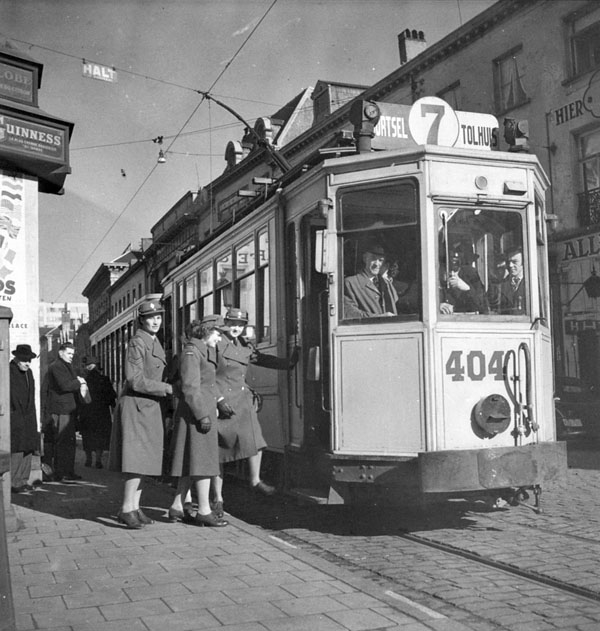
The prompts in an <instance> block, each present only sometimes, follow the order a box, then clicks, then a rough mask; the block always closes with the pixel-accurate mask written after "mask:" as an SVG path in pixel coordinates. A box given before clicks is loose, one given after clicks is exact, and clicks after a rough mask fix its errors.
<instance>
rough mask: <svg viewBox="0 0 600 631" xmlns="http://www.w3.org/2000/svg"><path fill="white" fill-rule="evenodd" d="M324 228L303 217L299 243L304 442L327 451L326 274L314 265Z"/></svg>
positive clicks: (322, 223)
mask: <svg viewBox="0 0 600 631" xmlns="http://www.w3.org/2000/svg"><path fill="white" fill-rule="evenodd" d="M325 227H326V223H325V220H324V219H322V218H320V217H314V216H310V215H307V216H305V217H303V219H302V222H301V225H300V242H301V248H302V259H301V260H302V262H303V269H302V275H303V279H302V280H303V285H304V288H305V290H304V298H303V302H302V322H303V332H302V344H303V347H304V348H305V349H307V354H306V355H305V371H306V373H305V379H304V397H303V409H304V414H303V415H304V442H305V444H307V445H310V446H315V447H320V448H322V449H325V450H327V449H330V446H331V435H330V434H331V429H330V427H331V420H330V410H331V401H330V395H329V392H330V388H329V384H330V375H329V323H328V316H327V305H328V299H327V298H328V289H327V274H323V273H320V272H317V271H316V269H315V265H314V262H315V250H316V239H317V233H318V232H322V231H323V230H324V229H325Z"/></svg>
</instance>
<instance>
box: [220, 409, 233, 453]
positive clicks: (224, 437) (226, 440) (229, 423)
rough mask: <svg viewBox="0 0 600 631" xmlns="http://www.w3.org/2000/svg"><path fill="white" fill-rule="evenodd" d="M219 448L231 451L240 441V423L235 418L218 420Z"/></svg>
mask: <svg viewBox="0 0 600 631" xmlns="http://www.w3.org/2000/svg"><path fill="white" fill-rule="evenodd" d="M217 433H218V434H219V446H220V447H225V448H226V449H231V448H232V447H234V446H235V444H236V443H237V441H238V421H237V419H236V418H235V416H233V417H231V418H220V419H218V420H217Z"/></svg>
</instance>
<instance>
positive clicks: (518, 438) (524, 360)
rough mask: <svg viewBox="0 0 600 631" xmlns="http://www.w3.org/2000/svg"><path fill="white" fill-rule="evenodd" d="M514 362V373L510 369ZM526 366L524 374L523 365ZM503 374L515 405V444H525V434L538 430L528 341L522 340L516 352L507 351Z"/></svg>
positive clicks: (507, 389) (509, 394)
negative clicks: (534, 412) (523, 384)
mask: <svg viewBox="0 0 600 631" xmlns="http://www.w3.org/2000/svg"><path fill="white" fill-rule="evenodd" d="M511 364H512V373H509V369H510V367H511ZM522 365H523V366H524V373H525V374H524V375H522V371H521V367H522ZM502 376H503V379H504V385H505V387H506V391H507V393H508V396H509V398H510V400H511V402H512V404H513V406H514V410H515V414H514V420H515V427H514V430H513V433H514V437H515V444H516V445H522V444H523V436H524V435H525V434H526V433H527V431H528V430H529V431H533V432H537V430H538V424H537V423H536V422H535V420H534V415H533V402H532V375H531V352H530V350H529V346H528V344H527V343H526V342H521V343H520V344H519V348H518V349H517V351H516V352H515V351H514V350H513V349H510V350H509V351H507V353H506V355H505V357H504V365H503V367H502ZM522 376H524V380H525V401H524V402H523V390H522V387H521V386H522V379H521V377H522Z"/></svg>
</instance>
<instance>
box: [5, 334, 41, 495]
mask: <svg viewBox="0 0 600 631" xmlns="http://www.w3.org/2000/svg"><path fill="white" fill-rule="evenodd" d="M12 354H13V355H14V358H13V359H12V361H11V362H10V473H11V490H12V491H13V493H20V492H22V491H25V490H30V489H31V488H32V487H31V486H30V485H29V476H30V474H31V462H32V457H33V455H34V453H36V452H38V451H39V448H40V442H39V435H38V426H37V415H36V410H35V381H34V378H33V372H32V371H31V360H32V359H34V358H35V357H37V355H36V354H35V353H34V352H33V351H32V350H31V346H30V345H29V344H18V345H17V348H16V349H15V350H14V351H13V352H12Z"/></svg>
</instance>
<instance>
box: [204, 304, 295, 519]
mask: <svg viewBox="0 0 600 631" xmlns="http://www.w3.org/2000/svg"><path fill="white" fill-rule="evenodd" d="M247 323H248V314H247V313H246V312H245V311H242V310H241V309H237V308H232V309H229V311H227V313H226V315H225V326H226V330H225V332H224V335H223V336H222V338H221V341H220V342H219V343H218V344H217V356H218V365H217V388H218V390H219V395H220V397H221V400H220V401H218V403H217V406H218V409H219V417H220V418H232V419H233V420H235V421H236V423H235V428H236V432H237V437H236V439H235V440H234V441H232V442H230V443H229V445H227V446H225V445H224V444H223V443H221V449H220V461H221V463H225V462H231V461H234V460H242V459H244V458H248V469H249V477H250V486H251V487H252V488H253V489H254V490H255V491H258V492H259V493H262V494H263V495H272V494H273V493H274V492H275V489H274V488H273V487H272V486H270V485H269V484H266V483H265V482H263V481H262V480H261V478H260V465H261V460H262V449H264V447H266V446H267V443H266V442H265V439H264V438H263V434H262V431H261V428H260V424H259V422H258V415H257V413H256V410H255V409H254V404H253V394H252V391H251V390H250V388H249V387H248V385H247V384H246V372H247V371H248V367H249V366H250V364H255V365H257V366H262V367H263V368H273V369H277V370H290V369H291V368H293V367H294V366H295V365H296V363H297V361H298V355H299V353H298V351H299V349H297V348H296V349H294V353H293V354H292V357H291V358H290V359H281V358H279V357H273V356H272V355H265V354H262V353H260V352H259V351H258V350H256V348H254V346H253V345H252V344H250V343H249V342H247V341H246V340H245V339H243V338H241V337H240V336H241V334H242V332H243V331H244V328H245V326H246V324H247ZM222 491H223V476H222V472H221V474H220V475H219V476H217V477H216V478H215V480H214V483H213V494H214V497H213V499H214V505H213V506H214V511H215V513H216V514H217V515H222V514H223V495H222Z"/></svg>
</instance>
